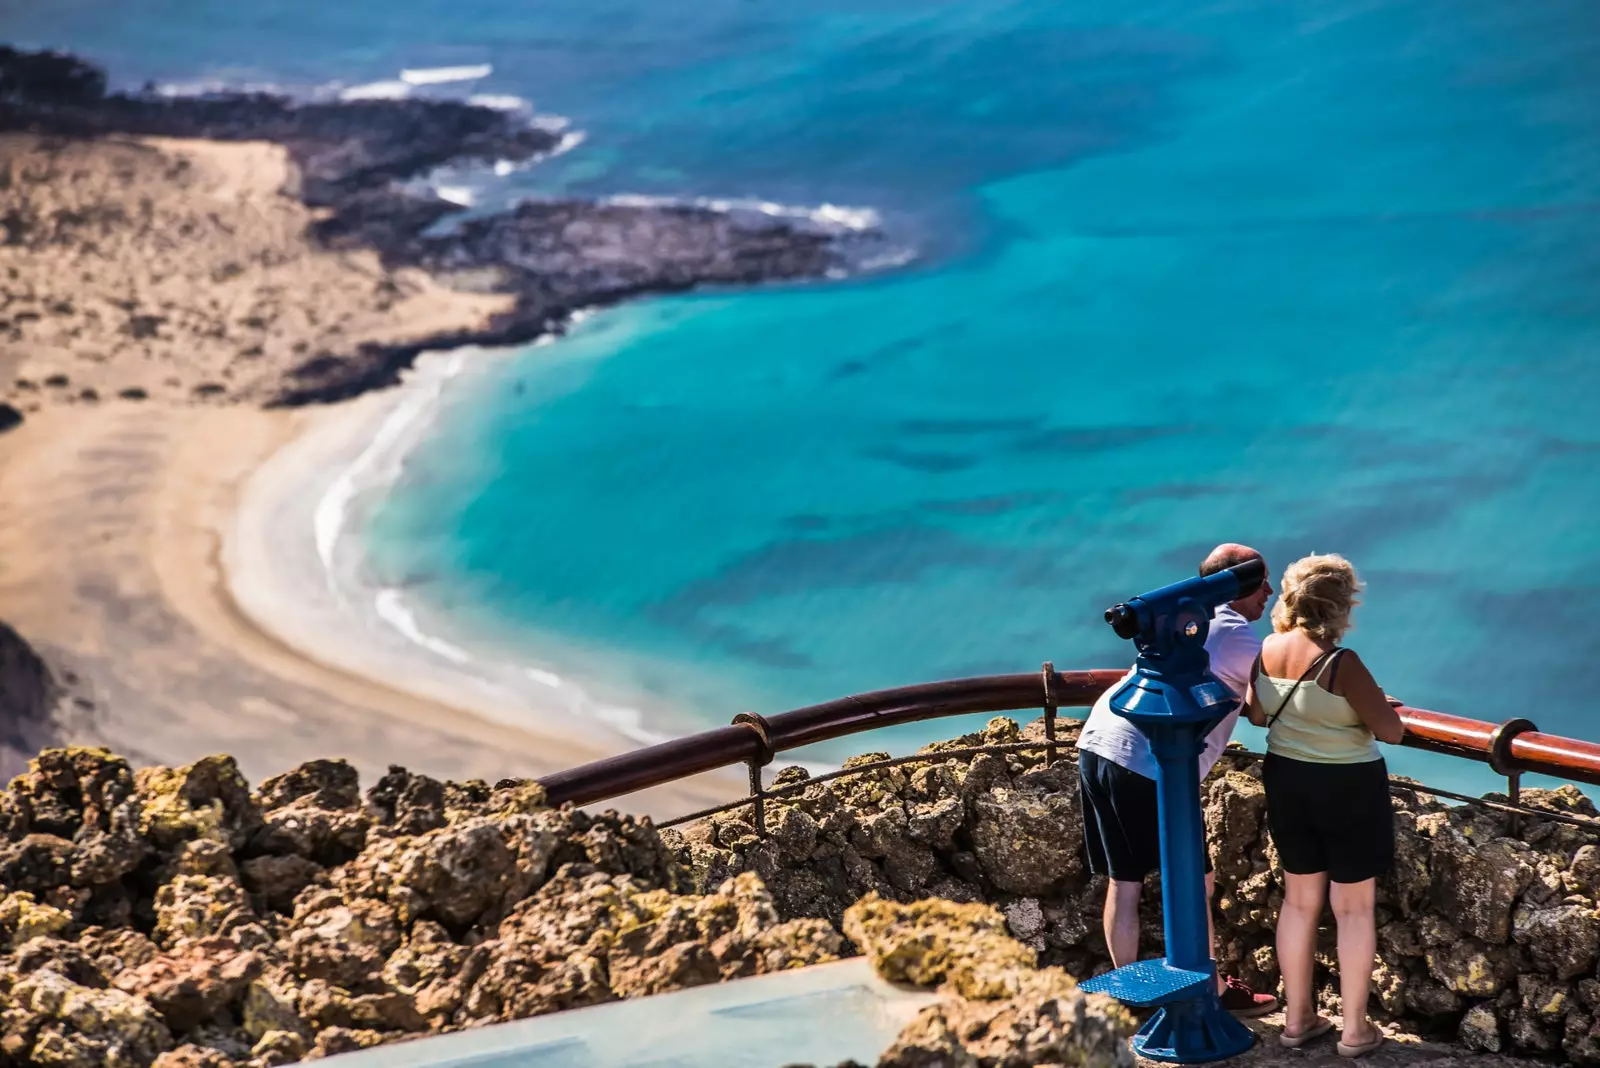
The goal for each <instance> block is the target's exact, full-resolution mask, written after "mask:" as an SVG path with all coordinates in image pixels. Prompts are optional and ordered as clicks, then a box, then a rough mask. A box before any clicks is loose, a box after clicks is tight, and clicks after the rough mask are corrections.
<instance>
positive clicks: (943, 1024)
mask: <svg viewBox="0 0 1600 1068" xmlns="http://www.w3.org/2000/svg"><path fill="white" fill-rule="evenodd" d="M1134 1029H1135V1024H1134V1020H1133V1017H1132V1016H1131V1015H1129V1013H1128V1011H1127V1010H1126V1009H1124V1008H1122V1007H1121V1006H1120V1005H1118V1004H1117V1003H1116V1002H1114V1001H1112V1000H1111V999H1110V998H1106V997H1101V996H1096V995H1086V994H1084V993H1083V992H1082V991H1080V990H1079V989H1078V984H1077V983H1076V981H1074V980H1073V979H1072V977H1071V976H1069V975H1067V974H1066V973H1065V972H1063V971H1062V970H1061V969H1059V968H1048V969H1045V970H1043V971H1037V972H1028V973H1025V974H1024V976H1023V978H1022V979H1021V980H1020V981H1019V983H1018V985H1017V991H1016V993H1015V994H1013V995H1012V996H1010V997H1008V998H1005V999H1003V1000H999V1001H992V1000H984V1001H973V1000H968V999H947V1000H945V1001H942V1002H939V1003H938V1004H935V1005H930V1006H928V1007H927V1008H925V1009H923V1010H922V1011H921V1012H920V1013H918V1015H917V1018H916V1019H915V1020H913V1021H912V1022H911V1023H910V1024H909V1025H907V1027H906V1028H905V1029H904V1030H902V1031H901V1033H900V1035H899V1036H898V1037H897V1038H896V1040H895V1044H894V1045H893V1046H892V1047H890V1048H889V1050H887V1051H886V1052H885V1053H884V1055H883V1057H882V1058H881V1059H880V1060H879V1061H878V1065H879V1068H913V1066H921V1068H928V1066H931V1065H936V1064H951V1065H956V1064H960V1065H972V1066H974V1068H1034V1066H1036V1065H1077V1066H1080V1068H1131V1066H1132V1065H1133V1063H1134V1058H1133V1050H1132V1047H1130V1046H1129V1044H1128V1037H1129V1036H1130V1035H1132V1034H1133V1031H1134Z"/></svg>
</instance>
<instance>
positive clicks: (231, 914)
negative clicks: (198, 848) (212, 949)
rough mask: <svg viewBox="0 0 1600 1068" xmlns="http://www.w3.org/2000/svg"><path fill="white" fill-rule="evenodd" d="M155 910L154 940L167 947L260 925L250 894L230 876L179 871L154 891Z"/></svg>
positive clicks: (254, 928) (235, 933) (235, 934)
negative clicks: (185, 873) (220, 876)
mask: <svg viewBox="0 0 1600 1068" xmlns="http://www.w3.org/2000/svg"><path fill="white" fill-rule="evenodd" d="M155 910H156V916H157V920H156V932H155V933H156V941H158V942H160V943H161V944H162V945H164V946H168V947H171V946H177V945H181V944H182V943H184V942H186V941H189V940H191V939H198V938H211V937H215V936H220V935H234V936H236V937H237V936H238V935H239V934H240V933H241V932H244V931H246V930H247V929H249V930H250V931H251V935H252V936H253V935H254V932H255V931H256V930H258V929H259V928H258V920H259V917H257V916H256V914H255V912H254V910H252V909H251V907H250V898H249V895H247V894H246V893H245V892H244V888H243V887H242V886H240V885H239V884H238V883H236V882H234V881H233V880H232V879H223V878H217V877H215V876H209V875H179V876H177V877H175V878H174V879H173V880H172V881H171V882H168V883H166V884H164V885H163V886H162V887H161V889H159V890H158V891H156V900H155Z"/></svg>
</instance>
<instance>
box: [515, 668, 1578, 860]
mask: <svg viewBox="0 0 1600 1068" xmlns="http://www.w3.org/2000/svg"><path fill="white" fill-rule="evenodd" d="M1126 673H1127V671H1126V669H1118V670H1092V671H1056V670H1055V667H1054V665H1052V664H1048V663H1047V664H1045V665H1044V667H1043V669H1042V670H1040V671H1038V672H1034V673H1030V674H1026V675H988V676H983V677H980V678H971V679H952V680H950V681H947V682H930V683H923V684H921V685H917V686H902V687H898V688H895V689H891V690H875V691H873V692H871V693H863V694H856V695H854V696H852V697H842V698H840V699H838V700H836V701H828V702H825V703H823V704H820V705H810V706H808V707H806V708H797V709H795V710H793V711H791V712H781V713H778V714H776V715H772V716H759V715H756V714H754V713H751V712H742V713H740V714H739V715H737V716H735V717H734V720H733V724H732V725H731V726H727V727H719V728H717V729H716V730H710V731H705V732H703V733H700V734H691V735H689V736H688V737H685V738H677V739H674V740H673V741H670V742H663V743H661V744H660V745H652V746H648V747H646V748H643V749H636V750H633V751H632V752H628V753H622V754H619V755H617V756H614V757H608V758H606V759H605V760H597V761H595V762H594V763H592V764H584V765H582V766H581V767H576V768H569V769H568V770H566V771H558V772H555V773H554V774H551V775H547V776H545V777H544V778H542V779H540V780H539V781H540V783H541V784H542V785H543V786H544V788H545V790H546V791H547V792H548V793H549V796H550V800H551V802H552V803H554V804H564V803H567V802H571V803H573V804H578V805H586V804H591V803H593V802H595V801H603V800H606V799H607V798H612V797H618V796H621V795H622V794H629V793H633V792H634V791H636V790H644V789H648V788H650V787H652V786H661V785H663V784H665V783H669V782H673V781H676V780H678V779H684V778H688V777H689V776H691V775H698V774H700V773H702V772H706V771H714V770H716V769H718V768H725V767H731V766H732V765H735V764H744V765H746V766H747V767H748V768H749V771H750V796H749V797H745V798H740V799H739V800H737V801H733V802H730V803H729V804H727V805H722V806H718V807H717V808H716V809H708V810H706V813H709V812H713V811H723V810H726V809H729V808H734V807H737V806H738V805H741V804H753V805H754V806H755V813H754V815H755V821H754V822H755V825H756V827H758V828H762V827H764V819H763V814H762V801H763V800H764V799H765V798H767V797H771V796H775V795H781V794H783V793H786V792H792V790H798V789H801V788H803V786H801V785H798V784H797V786H796V787H794V788H791V789H789V790H786V789H783V788H780V789H778V790H776V791H773V790H763V789H762V784H761V769H762V768H764V767H766V766H767V765H768V764H770V763H772V759H773V757H774V756H776V755H777V754H778V753H781V752H784V751H786V750H790V749H798V748H800V747H802V746H807V745H812V744H814V743H816V742H824V741H828V740H830V739H833V738H841V737H844V736H846V735H852V734H860V733H862V732H864V731H871V730H876V729H878V728H880V727H893V726H897V725H899V724H902V723H916V722H920V721H922V720H929V719H941V718H944V717H946V716H960V715H968V714H970V713H974V712H1015V711H1020V710H1024V709H1035V708H1037V709H1042V710H1043V712H1044V730H1045V740H1044V742H1042V743H1040V742H1025V743H1010V744H1007V745H1000V746H978V747H972V749H971V752H972V753H977V752H979V751H1000V750H1004V749H1034V750H1039V749H1043V750H1045V759H1046V761H1047V762H1048V761H1051V760H1053V759H1054V757H1055V755H1056V753H1057V751H1058V749H1059V748H1063V747H1062V746H1058V745H1057V742H1056V721H1057V713H1058V711H1059V710H1060V709H1062V708H1084V707H1088V706H1089V705H1092V704H1094V702H1095V699H1096V698H1098V697H1099V696H1100V695H1101V694H1102V693H1104V692H1105V691H1106V690H1107V689H1109V688H1110V687H1111V686H1112V685H1114V684H1115V683H1116V682H1117V681H1118V680H1119V679H1121V678H1122V676H1123V675H1125V674H1126ZM1398 711H1399V713H1400V719H1401V721H1402V722H1403V723H1404V724H1405V728H1406V733H1405V737H1404V738H1402V739H1401V742H1400V744H1401V745H1404V746H1407V747H1409V748H1412V749H1421V750H1425V751H1427V752H1432V753H1444V754H1446V755H1448V756H1454V757H1460V758H1463V759H1466V760H1472V761H1476V762H1477V763H1480V764H1487V765H1489V767H1490V768H1492V769H1493V770H1494V771H1495V773H1496V774H1499V775H1503V776H1505V778H1506V787H1507V789H1506V794H1507V798H1508V800H1509V804H1498V803H1496V804H1493V805H1491V806H1490V807H1494V808H1498V809H1502V810H1505V811H1508V812H1510V813H1511V814H1512V819H1513V832H1512V833H1513V834H1515V833H1517V831H1516V829H1515V821H1516V819H1517V817H1518V816H1520V815H1523V814H1530V815H1537V816H1540V817H1545V818H1557V817H1556V816H1554V815H1553V814H1549V813H1544V812H1533V811H1532V810H1528V809H1524V808H1522V806H1521V804H1520V797H1521V786H1522V784H1521V780H1522V776H1523V775H1524V774H1528V773H1537V774H1543V775H1552V776H1555V777H1557V778H1562V779H1568V780H1571V781H1574V782H1581V783H1587V784H1590V785H1596V786H1600V744H1596V743H1594V742H1585V741H1581V740H1579V739H1575V738H1563V737H1560V736H1559V735H1554V734H1544V733H1541V732H1540V731H1539V730H1538V728H1537V727H1535V726H1534V724H1533V723H1532V722H1531V721H1529V720H1526V719H1521V718H1516V719H1508V720H1506V721H1504V722H1503V723H1485V722H1482V721H1480V720H1475V719H1466V718H1464V717H1461V716H1453V715H1449V714H1447V713H1443V712H1432V711H1429V710H1427V709H1424V708H1411V707H1409V706H1407V705H1400V706H1399V707H1398ZM1235 752H1236V753H1237V751H1235ZM966 753H967V750H947V751H942V752H938V753H932V754H924V755H920V756H910V757H901V758H897V759H895V760H889V761H882V762H879V763H877V764H873V765H869V766H865V767H856V768H851V769H848V770H847V771H841V772H836V773H834V774H833V775H829V776H826V778H835V777H839V776H841V775H844V774H851V773H859V772H863V771H868V770H873V769H875V768H877V767H880V766H883V767H889V766H894V765H898V764H908V763H916V762H919V761H921V762H927V761H930V760H945V759H950V758H952V757H958V756H961V755H963V754H966ZM1239 755H1252V754H1239ZM1255 755H1258V754H1255ZM817 781H819V780H818V779H812V780H810V782H812V783H814V782H817ZM1402 788H1408V789H1409V788H1411V787H1405V786H1404V785H1403V784H1402ZM1427 792H1430V793H1437V794H1440V795H1443V796H1446V797H1453V798H1456V799H1458V800H1466V801H1477V799H1475V798H1469V797H1467V796H1466V795H1461V794H1454V793H1451V792H1450V791H1447V790H1438V789H1433V788H1428V789H1427ZM706 813H695V814H694V815H704V814H706ZM672 822H674V823H676V822H681V820H674V821H672ZM1560 822H1574V821H1573V820H1572V819H1570V818H1567V819H1561V820H1560Z"/></svg>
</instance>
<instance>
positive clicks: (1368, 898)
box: [1280, 879, 1378, 1046]
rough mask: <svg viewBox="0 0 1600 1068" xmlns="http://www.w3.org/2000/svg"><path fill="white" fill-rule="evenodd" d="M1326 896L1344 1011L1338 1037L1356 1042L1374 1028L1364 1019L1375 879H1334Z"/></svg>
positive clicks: (1373, 946) (1374, 939) (1374, 945)
mask: <svg viewBox="0 0 1600 1068" xmlns="http://www.w3.org/2000/svg"><path fill="white" fill-rule="evenodd" d="M1329 896H1330V897H1331V898H1332V900H1333V917H1334V920H1335V921H1337V923H1338V924H1339V997H1340V1001H1341V1008H1342V1009H1343V1011H1344V1037H1343V1039H1342V1041H1343V1042H1344V1044H1345V1045H1347V1046H1356V1045H1361V1044H1362V1043H1365V1042H1370V1041H1372V1039H1373V1038H1374V1037H1376V1036H1375V1033H1374V1030H1375V1029H1374V1028H1373V1026H1372V1024H1371V1023H1370V1022H1369V1021H1368V1020H1367V995H1368V992H1369V991H1370V990H1371V989H1372V969H1373V966H1374V965H1375V964H1376V960H1377V954H1378V929H1377V923H1376V921H1375V919H1374V917H1373V906H1374V904H1375V902H1376V897H1377V880H1376V879H1365V880H1363V881H1361V882H1359V883H1334V884H1333V885H1332V886H1331V887H1330V888H1329ZM1280 930H1281V929H1280ZM1280 937H1281V935H1280Z"/></svg>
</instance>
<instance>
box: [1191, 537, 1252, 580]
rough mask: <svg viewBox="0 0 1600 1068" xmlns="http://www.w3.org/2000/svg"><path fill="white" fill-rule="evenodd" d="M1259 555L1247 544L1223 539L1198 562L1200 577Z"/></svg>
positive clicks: (1213, 573)
mask: <svg viewBox="0 0 1600 1068" xmlns="http://www.w3.org/2000/svg"><path fill="white" fill-rule="evenodd" d="M1260 555H1261V554H1260V553H1258V552H1256V551H1255V550H1254V549H1252V548H1250V546H1248V545H1240V544H1239V543H1238V542H1232V541H1225V542H1223V543H1222V544H1221V545H1219V546H1217V547H1216V548H1215V549H1212V550H1211V555H1210V556H1207V557H1206V558H1205V559H1204V560H1202V561H1201V562H1200V577H1201V578H1205V577H1206V576H1207V575H1215V574H1216V573H1217V572H1218V571H1224V570H1226V569H1227V568H1230V567H1233V566H1234V565H1235V564H1242V563H1244V562H1245V561H1246V560H1254V559H1256V558H1258V557H1259V556H1260Z"/></svg>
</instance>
